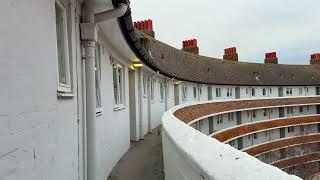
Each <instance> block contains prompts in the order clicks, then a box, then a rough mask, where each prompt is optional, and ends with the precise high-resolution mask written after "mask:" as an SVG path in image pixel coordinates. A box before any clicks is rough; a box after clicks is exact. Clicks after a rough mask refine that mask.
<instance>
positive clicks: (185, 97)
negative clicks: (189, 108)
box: [182, 85, 188, 100]
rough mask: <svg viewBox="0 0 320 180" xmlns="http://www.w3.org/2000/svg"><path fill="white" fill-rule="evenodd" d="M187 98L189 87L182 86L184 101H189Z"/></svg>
mask: <svg viewBox="0 0 320 180" xmlns="http://www.w3.org/2000/svg"><path fill="white" fill-rule="evenodd" d="M187 96H188V86H186V85H183V86H182V99H183V100H187Z"/></svg>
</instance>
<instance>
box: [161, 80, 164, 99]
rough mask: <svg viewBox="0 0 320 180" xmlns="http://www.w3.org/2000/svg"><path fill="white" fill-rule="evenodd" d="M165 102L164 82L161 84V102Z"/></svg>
mask: <svg viewBox="0 0 320 180" xmlns="http://www.w3.org/2000/svg"><path fill="white" fill-rule="evenodd" d="M163 100H164V85H163V82H160V101H163Z"/></svg>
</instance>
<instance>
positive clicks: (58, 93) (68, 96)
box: [57, 92, 75, 98]
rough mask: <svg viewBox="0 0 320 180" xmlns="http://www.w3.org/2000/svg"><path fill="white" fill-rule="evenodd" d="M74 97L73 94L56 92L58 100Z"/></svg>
mask: <svg viewBox="0 0 320 180" xmlns="http://www.w3.org/2000/svg"><path fill="white" fill-rule="evenodd" d="M74 96H75V95H74V94H73V93H67V92H57V97H59V98H73V97H74Z"/></svg>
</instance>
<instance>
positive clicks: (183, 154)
mask: <svg viewBox="0 0 320 180" xmlns="http://www.w3.org/2000/svg"><path fill="white" fill-rule="evenodd" d="M206 103H207V102H206ZM197 104H198V103H197ZM185 106H186V105H182V106H176V107H174V108H172V109H170V110H169V111H167V112H166V113H165V114H164V115H163V118H162V123H163V133H162V143H163V158H164V171H165V178H166V180H177V179H179V180H201V179H204V180H213V179H214V180H226V179H238V180H250V179H252V180H256V179H259V180H263V179H268V180H269V179H277V180H282V179H285V180H288V179H289V180H292V179H300V178H299V177H296V176H293V175H288V174H287V173H285V172H283V171H281V170H280V169H278V168H276V167H273V166H271V165H268V164H265V163H263V162H261V161H259V160H258V159H256V158H254V157H252V156H250V155H248V154H246V153H244V152H240V151H238V150H236V149H234V148H233V147H231V146H229V145H227V144H223V143H221V142H219V141H217V140H215V139H213V138H211V137H208V136H206V135H205V134H203V133H201V132H199V131H197V130H195V129H193V128H192V127H190V126H189V125H187V124H185V123H184V122H182V121H180V120H179V119H177V118H176V117H175V116H174V114H173V113H174V112H175V111H176V110H178V109H180V108H182V107H185Z"/></svg>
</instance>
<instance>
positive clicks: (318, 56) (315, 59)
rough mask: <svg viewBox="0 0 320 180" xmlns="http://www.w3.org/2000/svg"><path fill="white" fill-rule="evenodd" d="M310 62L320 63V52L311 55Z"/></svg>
mask: <svg viewBox="0 0 320 180" xmlns="http://www.w3.org/2000/svg"><path fill="white" fill-rule="evenodd" d="M310 64H320V53H317V54H312V55H311V60H310Z"/></svg>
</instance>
